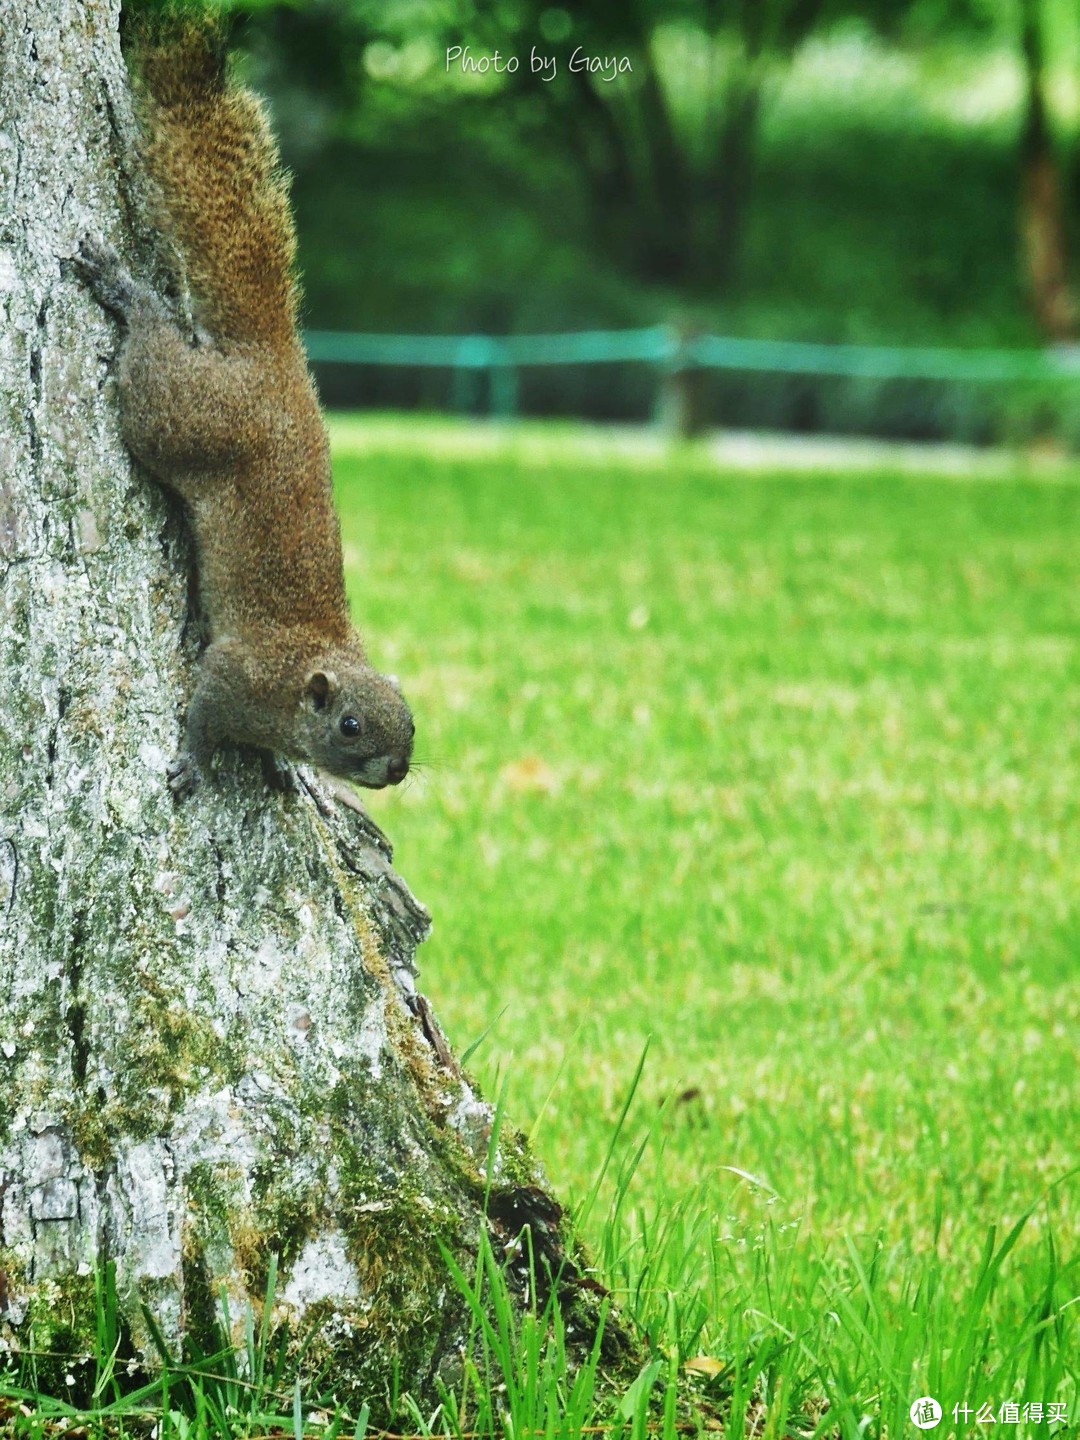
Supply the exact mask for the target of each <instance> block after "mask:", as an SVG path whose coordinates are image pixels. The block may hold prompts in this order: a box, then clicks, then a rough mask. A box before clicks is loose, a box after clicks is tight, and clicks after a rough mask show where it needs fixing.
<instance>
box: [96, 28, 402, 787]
mask: <svg viewBox="0 0 1080 1440" xmlns="http://www.w3.org/2000/svg"><path fill="white" fill-rule="evenodd" d="M136 54H137V60H136V65H137V68H138V72H139V75H140V82H141V92H142V120H143V127H144V130H145V133H146V137H147V138H146V151H145V160H146V165H147V168H148V170H149V173H150V176H151V178H152V180H153V181H154V183H155V186H156V189H157V191H158V193H159V195H160V203H161V207H162V215H161V217H160V223H161V224H162V225H163V226H164V227H165V228H166V229H167V230H168V232H169V234H170V236H171V238H172V240H173V241H174V242H175V244H176V246H177V248H178V250H179V252H180V254H181V255H182V257H183V260H184V263H185V266H186V271H187V280H188V283H189V285H190V287H191V293H192V297H193V299H194V302H195V312H196V317H197V321H198V326H199V333H198V334H197V335H196V336H195V337H191V336H189V335H187V334H185V333H184V331H183V329H182V328H181V326H180V325H179V324H178V323H177V321H176V319H175V318H174V316H173V315H172V314H171V312H170V310H169V307H168V306H167V305H166V303H165V302H164V300H163V299H162V298H161V297H160V296H159V295H158V294H157V293H156V292H155V291H154V290H153V289H151V288H150V287H149V286H148V285H146V284H144V283H141V282H139V281H136V280H134V279H132V277H131V276H130V275H129V274H128V273H127V271H126V270H125V269H124V268H123V266H122V265H121V263H120V261H119V259H118V258H117V256H116V255H115V254H114V253H113V252H112V251H111V250H109V249H107V248H106V247H104V246H103V245H101V244H99V243H94V242H92V241H89V240H88V241H84V243H83V245H82V248H81V251H80V256H79V258H78V260H77V262H76V263H77V267H78V269H79V271H80V273H81V274H82V276H83V278H84V279H85V280H86V281H87V283H88V284H89V285H90V286H91V287H92V288H93V290H94V292H95V293H96V295H97V297H98V299H99V301H100V302H101V303H102V304H103V305H105V306H106V307H107V308H109V309H110V310H112V311H114V312H115V313H116V314H117V315H118V316H119V317H120V319H121V320H122V321H123V322H124V323H125V325H126V327H127V334H126V337H125V340H124V343H123V347H122V350H121V355H120V373H119V382H120V399H121V415H122V420H123V426H124V434H125V438H126V440H127V443H128V445H129V447H130V449H131V450H132V452H133V453H134V455H135V456H136V457H137V458H138V459H139V460H140V461H141V462H142V463H143V464H145V466H146V467H147V468H148V469H149V470H150V471H151V472H152V473H153V474H154V475H155V476H156V477H157V478H158V479H160V480H161V481H163V482H164V483H165V484H167V485H169V486H170V487H171V488H172V489H174V490H176V491H178V492H179V494H180V495H182V496H183V498H184V499H185V500H186V501H187V503H188V506H189V508H190V512H191V517H192V522H193V528H194V531H195V538H196V545H197V550H198V561H199V590H200V596H201V600H202V603H203V607H204V609H205V611H206V615H207V619H208V622H209V626H210V640H211V643H210V646H209V648H208V650H207V651H206V653H205V655H204V656H203V660H202V664H201V667H200V676H199V683H198V686H197V688H196V691H195V694H194V696H193V698H192V701H191V705H190V707H189V710H188V717H187V725H186V732H185V744H184V749H183V751H182V752H181V754H180V756H179V757H178V760H177V762H176V763H175V765H174V766H173V767H172V770H171V771H170V776H171V780H172V784H173V787H174V789H176V790H178V791H182V790H187V789H190V788H193V787H194V786H195V785H196V784H197V783H198V781H199V779H200V773H201V769H202V768H203V767H204V766H205V765H206V763H207V761H208V759H209V757H210V755H211V753H212V751H213V750H214V748H215V747H216V746H217V744H218V743H219V742H220V741H222V740H225V739H230V740H237V741H241V742H245V743H249V744H254V745H259V746H262V747H263V748H265V749H267V750H270V751H272V752H274V753H275V754H278V755H282V756H286V757H289V758H293V759H301V760H308V761H310V762H312V763H315V764H318V765H322V766H324V767H325V768H327V769H330V770H333V771H334V772H336V773H338V774H343V775H346V776H348V777H349V778H351V779H353V780H356V781H358V782H359V783H361V784H365V785H371V786H376V787H378V786H381V785H385V784H388V783H391V784H392V783H396V782H397V781H398V780H400V779H401V778H402V777H403V776H404V775H405V773H406V772H407V770H408V767H409V758H410V755H411V751H412V734H413V725H412V718H411V716H410V714H409V710H408V707H407V706H406V704H405V702H404V700H403V699H402V698H401V695H400V693H399V691H398V690H397V687H396V683H395V682H393V681H391V680H388V679H387V678H386V677H385V676H382V675H379V674H378V673H377V672H376V671H374V670H373V669H371V667H370V666H369V665H368V664H367V661H366V659H365V655H364V650H363V646H362V643H361V641H360V637H359V636H358V635H357V633H356V631H355V630H354V629H353V627H352V625H351V623H350V621H349V616H348V608H347V604H346V598H345V583H344V576H343V571H342V554H341V536H340V530H339V526H338V521H337V517H336V514H335V512H334V508H333V501H332V496H331V483H330V460H329V453H328V447H327V439H326V431H325V427H324V425H323V422H322V417H321V414H320V411H319V406H318V401H317V399H316V396H315V392H314V388H313V386H312V383H311V378H310V376H309V374H308V370H307V365H306V363H305V359H304V354H303V350H302V347H301V345H300V341H299V337H298V336H297V333H296V326H295V316H296V285H295V280H294V275H293V263H294V252H295V239H294V232H293V225H292V217H291V215H290V212H289V205H288V198H287V192H286V186H285V181H284V178H283V176H282V173H281V170H280V167H279V164H278V157H277V151H276V148H275V145H274V142H273V139H272V137H271V134H270V130H269V127H268V125H267V122H266V117H265V115H264V112H263V109H262V106H261V104H260V102H259V101H258V100H257V99H256V98H255V97H254V96H253V95H252V94H251V93H250V92H249V91H247V90H245V89H243V88H242V87H240V86H238V85H235V84H233V83H232V82H231V81H230V80H229V78H228V77H227V74H226V70H225V66H224V61H223V58H222V54H221V50H220V46H219V44H218V41H217V37H216V35H215V34H214V32H213V30H212V29H211V28H210V27H209V26H208V25H207V24H206V23H205V22H192V21H184V22H178V23H176V22H174V23H173V24H172V25H171V26H170V27H169V28H168V29H167V30H166V32H165V34H164V35H162V34H160V33H159V35H158V36H157V37H156V38H154V39H153V40H152V41H144V42H143V43H142V44H140V45H139V46H138V47H137V51H136Z"/></svg>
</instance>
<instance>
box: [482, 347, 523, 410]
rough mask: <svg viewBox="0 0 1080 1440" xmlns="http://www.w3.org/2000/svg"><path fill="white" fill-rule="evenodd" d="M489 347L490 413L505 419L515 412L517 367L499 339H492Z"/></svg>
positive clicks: (516, 403) (516, 402)
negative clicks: (490, 352) (490, 354)
mask: <svg viewBox="0 0 1080 1440" xmlns="http://www.w3.org/2000/svg"><path fill="white" fill-rule="evenodd" d="M491 349H492V356H491V393H490V395H489V397H488V399H489V404H490V406H491V414H492V416H497V417H498V418H499V419H500V420H506V419H510V418H511V417H512V416H513V415H515V414H516V413H517V405H518V378H517V368H516V366H515V365H514V362H513V360H511V358H510V352H509V350H508V348H507V347H506V346H505V345H504V344H503V343H502V341H501V340H493V341H492V342H491Z"/></svg>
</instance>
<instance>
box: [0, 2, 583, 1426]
mask: <svg viewBox="0 0 1080 1440" xmlns="http://www.w3.org/2000/svg"><path fill="white" fill-rule="evenodd" d="M118 8H119V6H118V0H83V3H79V0H0V37H2V39H0V306H2V312H3V314H2V328H0V487H2V488H0V573H2V576H3V587H2V609H0V676H2V679H3V684H2V686H0V984H2V986H3V993H4V995H5V997H6V1003H5V1005H4V1008H3V1013H2V1015H0V1335H2V1337H3V1338H5V1339H6V1340H7V1341H8V1342H9V1343H15V1344H26V1343H27V1342H28V1341H29V1342H30V1343H32V1344H33V1345H34V1346H35V1347H36V1348H38V1349H42V1348H46V1349H47V1348H49V1347H50V1346H56V1347H58V1348H68V1349H74V1350H76V1351H78V1350H80V1349H85V1348H88V1346H89V1341H88V1340H87V1339H86V1336H87V1335H88V1334H92V1325H93V1314H92V1308H93V1307H92V1294H93V1291H92V1282H91V1278H90V1274H91V1271H92V1270H93V1268H94V1267H95V1266H100V1265H101V1264H102V1263H103V1262H104V1261H107V1260H108V1261H114V1262H115V1266H116V1276H117V1286H118V1293H119V1297H120V1301H121V1305H122V1310H123V1314H124V1317H125V1320H126V1323H127V1325H128V1327H129V1331H130V1337H131V1342H132V1344H133V1345H134V1346H135V1348H136V1349H137V1350H142V1351H144V1352H146V1351H147V1350H148V1347H149V1340H150V1337H149V1335H148V1332H147V1326H146V1323H145V1320H144V1318H143V1306H146V1307H148V1309H149V1310H150V1312H151V1313H152V1314H153V1316H154V1317H155V1318H156V1321H157V1323H158V1324H159V1325H160V1327H161V1329H162V1331H163V1332H164V1335H165V1337H166V1339H167V1340H168V1341H169V1343H170V1345H171V1346H173V1347H174V1348H175V1349H176V1350H179V1349H180V1346H181V1344H182V1342H183V1339H184V1336H185V1335H188V1336H194V1335H197V1334H201V1330H200V1327H202V1329H203V1330H205V1329H207V1328H208V1326H209V1323H210V1311H211V1310H212V1308H213V1305H214V1297H215V1296H216V1294H217V1292H218V1288H219V1286H224V1287H225V1288H226V1290H227V1291H228V1293H229V1295H230V1297H231V1311H232V1314H233V1316H234V1317H239V1316H241V1315H242V1313H243V1307H244V1304H245V1302H248V1301H253V1302H254V1303H256V1304H258V1303H261V1294H260V1292H261V1288H262V1287H263V1286H264V1285H265V1281H266V1276H267V1273H268V1268H269V1265H270V1257H271V1255H273V1254H276V1255H278V1256H279V1257H280V1280H279V1284H278V1291H277V1298H278V1307H277V1311H276V1316H277V1320H278V1322H279V1323H280V1324H281V1325H282V1326H284V1327H286V1329H287V1331H288V1332H289V1333H290V1334H295V1335H296V1337H297V1342H298V1344H299V1341H300V1339H301V1338H303V1337H307V1338H309V1339H311V1337H314V1338H313V1339H311V1344H310V1346H309V1349H308V1351H307V1360H306V1364H307V1365H308V1366H309V1367H310V1368H312V1369H320V1368H323V1367H325V1366H327V1365H329V1366H330V1367H331V1371H332V1373H333V1375H334V1377H335V1388H336V1390H337V1392H338V1394H339V1396H340V1397H341V1398H343V1399H345V1398H348V1397H350V1396H352V1397H362V1398H366V1399H368V1400H370V1401H371V1402H372V1403H373V1407H374V1408H375V1409H376V1411H377V1410H378V1408H379V1402H380V1398H381V1397H382V1396H383V1395H384V1394H385V1392H386V1389H387V1386H388V1384H389V1377H390V1375H391V1374H392V1372H393V1370H394V1367H395V1365H396V1366H397V1367H398V1370H399V1374H400V1379H401V1382H402V1384H403V1386H404V1387H405V1388H410V1389H412V1390H413V1392H414V1393H415V1394H417V1395H418V1396H421V1395H425V1394H430V1393H431V1390H432V1384H433V1380H434V1377H435V1375H436V1374H437V1373H440V1372H441V1373H443V1374H444V1375H445V1374H446V1373H447V1367H450V1370H451V1371H452V1370H453V1367H454V1364H455V1356H456V1353H457V1349H458V1346H459V1345H460V1341H461V1335H462V1307H461V1305H460V1304H459V1303H458V1302H457V1301H456V1300H455V1297H454V1294H453V1287H452V1285H451V1284H450V1281H449V1278H448V1276H447V1273H446V1269H445V1266H444V1264H443V1261H442V1259H441V1258H440V1253H439V1248H438V1246H439V1242H442V1243H445V1244H446V1245H448V1246H449V1247H450V1248H451V1249H452V1250H454V1251H456V1252H457V1253H458V1254H459V1256H461V1257H463V1258H464V1257H467V1256H468V1254H469V1253H470V1252H474V1251H475V1248H476V1245H477V1243H478V1238H479V1235H480V1233H481V1228H482V1227H483V1226H484V1225H489V1226H491V1227H493V1228H494V1229H495V1230H497V1231H499V1233H500V1236H501V1238H502V1239H504V1240H505V1239H506V1238H507V1237H508V1236H509V1235H510V1234H511V1233H512V1232H513V1231H515V1230H517V1229H520V1227H521V1225H522V1224H523V1223H526V1222H530V1221H531V1222H533V1224H534V1226H535V1227H538V1228H539V1229H540V1230H541V1231H543V1232H544V1235H545V1236H546V1241H545V1243H546V1244H547V1247H548V1249H549V1251H550V1253H551V1255H552V1256H553V1257H555V1258H556V1259H557V1257H558V1254H559V1236H558V1226H559V1217H558V1208H557V1207H556V1206H555V1205H554V1204H553V1202H550V1201H547V1200H546V1197H544V1196H543V1195H542V1193H541V1192H540V1191H539V1190H537V1189H535V1188H534V1187H535V1186H536V1184H537V1181H538V1176H537V1174H536V1172H535V1169H534V1166H533V1163H532V1162H531V1160H530V1159H529V1157H528V1156H527V1154H526V1153H525V1150H524V1148H523V1146H522V1144H521V1142H520V1141H519V1139H518V1138H517V1137H515V1136H513V1135H512V1134H508V1135H507V1136H506V1137H505V1138H504V1139H503V1140H502V1141H501V1142H500V1145H499V1147H498V1152H497V1154H496V1156H495V1160H494V1175H493V1176H492V1177H491V1178H492V1183H493V1186H494V1195H495V1197H496V1204H495V1205H493V1206H492V1209H491V1211H490V1212H489V1216H488V1217H485V1215H484V1213H483V1191H484V1180H485V1176H484V1170H485V1166H486V1164H487V1150H488V1144H489V1136H490V1130H491V1124H492V1112H491V1110H490V1108H489V1107H488V1106H487V1105H486V1104H485V1103H483V1102H482V1101H481V1100H480V1099H478V1098H477V1097H476V1096H475V1095H474V1093H473V1092H472V1090H471V1089H470V1087H469V1084H468V1083H467V1081H466V1079H465V1077H464V1076H463V1074H462V1073H461V1071H460V1070H459V1068H458V1067H457V1065H456V1064H455V1062H454V1061H453V1059H452V1057H451V1056H450V1053H449V1051H448V1050H447V1048H446V1045H445V1042H444V1041H443V1039H442V1037H441V1035H440V1032H439V1030H438V1027H437V1025H436V1023H435V1021H434V1019H433V1018H432V1016H431V1013H430V1010H429V1009H428V1007H427V1005H426V1002H424V1001H423V999H422V997H420V996H419V995H418V994H417V992H416V989H415V985H414V976H415V973H416V972H415V967H414V963H413V952H414V949H415V947H416V945H417V943H418V942H419V941H420V940H422V939H423V937H424V935H425V934H426V932H427V929H428V917H427V915H426V913H425V911H424V909H423V908H422V906H420V905H419V904H418V903H417V902H416V901H415V900H414V899H413V897H412V896H411V895H410V894H409V891H408V889H407V888H406V886H405V885H404V883H403V882H402V881H401V879H400V878H399V877H398V876H397V875H396V874H395V873H394V871H393V870H392V869H391V867H390V863H389V861H390V855H389V849H388V846H387V844H386V841H385V839H384V838H383V836H382V835H381V834H380V833H379V831H378V830H377V829H376V827H375V826H374V825H373V824H372V823H371V822H370V820H368V819H367V818H366V816H365V815H364V813H363V812H362V811H361V810H359V809H355V808H353V807H352V806H350V805H347V804H343V803H342V802H341V799H340V797H338V796H336V795H335V793H334V792H333V791H332V790H331V789H330V788H328V787H327V786H326V785H325V784H324V783H323V781H321V780H320V779H319V778H318V777H317V776H315V775H313V774H310V773H304V772H298V773H297V775H296V777H295V784H294V787H293V789H292V790H291V791H290V792H287V793H284V794H282V793H277V792H274V791H271V790H270V789H268V788H267V786H266V785H265V784H264V781H263V776H262V770H261V767H260V764H259V762H258V759H257V758H256V757H254V756H252V755H250V754H246V753H243V752H240V751H236V752H233V753H231V754H226V755H225V756H224V758H223V759H222V761H221V762H220V764H219V767H218V770H217V772H216V775H215V776H214V777H212V779H211V781H210V783H208V784H207V785H205V786H204V787H203V789H202V791H200V792H199V793H198V794H197V795H196V796H195V797H194V798H192V799H190V800H187V801H185V802H183V803H181V804H179V805H178V804H177V803H176V802H175V801H174V800H173V798H172V797H171V795H170V793H169V789H168V786H167V784H166V776H165V767H166V763H167V761H168V760H169V759H170V758H171V756H172V755H173V754H174V753H175V751H176V749H177V747H178V742H179V727H180V721H181V718H182V714H183V707H184V703H185V701H186V698H187V695H188V693H189V690H190V678H191V670H192V662H193V660H194V658H195V655H196V652H197V638H196V635H195V633H194V632H195V628H196V627H195V626H194V625H193V624H192V622H191V618H190V615H189V593H188V592H189V579H190V569H191V550H190V546H189V542H188V538H187V532H186V527H185V521H184V516H183V511H182V508H181V507H180V506H179V505H178V503H177V502H175V501H174V500H172V499H170V498H169V497H168V496H166V495H165V494H164V493H163V492H162V491H161V490H160V489H158V488H157V487H156V486H155V485H154V484H153V482H152V481H150V480H149V479H147V478H146V477H144V476H142V475H140V474H139V473H137V472H135V471H133V469H132V466H131V462H130V460H129V457H128V455H127V453H126V451H125V449H124V447H123V444H122V442H121V440H120V436H119V431H118V424H117V414H116V405H115V390H114V383H113V380H112V376H111V367H112V364H113V360H114V356H115V351H116V345H117V334H116V331H115V329H114V327H113V324H112V322H111V321H110V320H109V319H108V317H106V316H105V315H104V314H103V313H102V312H101V310H100V309H99V308H98V307H97V306H96V305H95V303H94V302H93V301H92V300H91V298H90V297H89V296H88V295H87V293H86V292H85V291H84V290H83V289H82V288H81V287H80V285H79V284H78V283H77V281H76V280H75V279H74V278H72V277H70V276H69V275H68V274H67V273H66V271H65V269H64V264H63V262H64V258H65V257H68V256H71V255H72V254H73V253H74V252H75V249H76V246H77V243H78V241H79V238H80V236H81V235H83V234H84V233H93V234H97V235H100V236H103V237H104V238H106V239H107V240H110V241H111V242H112V243H114V244H115V245H116V246H117V247H118V248H119V249H120V250H121V252H122V253H123V254H125V255H126V256H127V257H128V258H129V260H131V261H132V262H133V263H135V265H136V267H138V265H139V264H140V263H141V264H142V265H143V266H144V267H145V266H146V265H150V264H152V252H153V249H154V244H155V242H154V240H153V237H152V236H150V235H148V233H147V231H146V229H145V224H144V222H143V221H142V220H141V219H140V215H141V207H140V198H139V180H138V173H137V166H136V165H135V164H134V162H133V158H132V154H133V152H132V145H131V141H132V135H133V133H134V132H133V121H132V116H131V111H130V102H129V94H128V86H127V77H126V73H125V70H124V65H123V61H122V58H121V55H120V50H119V44H118V39H117V33H116V31H117V18H118V17H117V12H118ZM463 983H467V981H465V980H464V979H463ZM496 1214H497V1215H501V1217H502V1218H501V1219H495V1218H490V1217H491V1216H492V1215H496ZM541 1248H543V1246H541Z"/></svg>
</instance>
